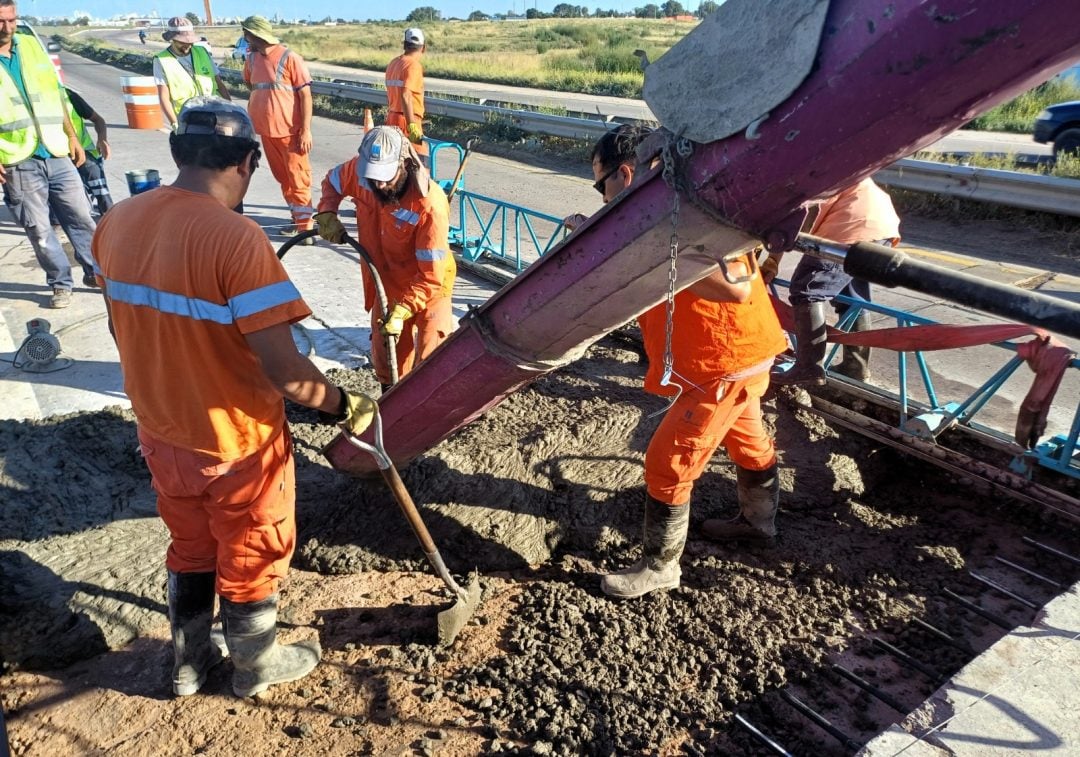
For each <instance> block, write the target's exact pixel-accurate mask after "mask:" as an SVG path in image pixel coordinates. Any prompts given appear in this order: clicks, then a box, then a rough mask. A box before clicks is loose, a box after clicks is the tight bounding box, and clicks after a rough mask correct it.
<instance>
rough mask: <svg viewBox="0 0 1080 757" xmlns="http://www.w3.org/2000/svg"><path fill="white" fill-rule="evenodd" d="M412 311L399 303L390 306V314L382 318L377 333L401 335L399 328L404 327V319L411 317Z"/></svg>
mask: <svg viewBox="0 0 1080 757" xmlns="http://www.w3.org/2000/svg"><path fill="white" fill-rule="evenodd" d="M412 316H413V314H412V311H411V310H409V309H408V308H407V307H405V306H404V305H401V304H397V305H394V306H393V307H392V308H390V314H389V315H388V316H386V317H384V318H383V320H382V328H380V329H379V333H381V334H382V335H383V336H401V330H402V329H403V328H405V321H407V320H409V319H410V318H412Z"/></svg>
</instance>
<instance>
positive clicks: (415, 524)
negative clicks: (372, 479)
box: [379, 464, 438, 559]
mask: <svg viewBox="0 0 1080 757" xmlns="http://www.w3.org/2000/svg"><path fill="white" fill-rule="evenodd" d="M379 472H380V473H382V477H383V480H384V481H386V485H387V486H389V487H390V491H391V493H392V494H393V495H394V499H396V500H397V503H398V505H399V506H400V507H401V512H402V513H404V514H405V519H406V520H407V521H409V525H410V526H412V530H413V533H415V534H416V538H417V540H419V542H420V546H421V547H422V548H423V550H424V552H425V553H426V554H427V555H428V557H429V559H430V556H431V553H436V554H437V553H438V550H437V549H436V548H435V542H434V541H432V539H431V534H430V533H428V530H427V526H425V525H424V521H423V520H422V519H421V518H420V512H419V511H418V510H417V509H416V503H415V502H413V499H412V497H411V496H409V491H408V489H406V488H405V482H404V481H402V480H401V474H399V473H398V470H397V468H395V467H394V465H393V464H391V465H390V467H388V468H381V469H380V470H379Z"/></svg>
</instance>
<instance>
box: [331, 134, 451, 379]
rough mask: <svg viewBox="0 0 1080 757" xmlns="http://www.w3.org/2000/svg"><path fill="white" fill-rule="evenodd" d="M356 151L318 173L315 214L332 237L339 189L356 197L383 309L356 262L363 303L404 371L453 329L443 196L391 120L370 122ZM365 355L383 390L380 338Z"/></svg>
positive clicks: (385, 375)
mask: <svg viewBox="0 0 1080 757" xmlns="http://www.w3.org/2000/svg"><path fill="white" fill-rule="evenodd" d="M359 152H360V154H359V155H358V156H357V157H355V158H352V159H351V160H349V161H346V162H345V163H342V164H340V165H338V166H335V167H334V168H332V169H330V172H329V173H327V174H326V178H324V179H323V182H322V196H321V199H320V200H319V212H318V213H316V214H315V222H316V224H318V229H319V235H320V236H321V237H322V238H323V239H325V240H327V241H329V242H334V243H336V244H340V243H342V242H344V241H345V227H344V226H343V225H342V223H341V220H340V219H339V218H338V215H337V210H338V208H339V207H340V205H341V201H342V199H344V198H345V197H350V198H352V200H353V201H354V202H355V203H356V227H357V233H358V237H357V238H358V241H359V242H360V244H361V245H362V246H363V247H364V248H365V249H366V250H367V252H368V254H369V255H370V256H371V258H372V261H373V262H374V264H375V269H376V271H377V272H378V274H379V277H380V278H381V279H382V283H383V287H384V288H385V290H386V297H387V307H386V312H385V313H383V311H382V305H381V303H379V302H378V301H377V298H376V296H375V285H374V282H373V280H372V278H371V275H370V274H369V273H368V271H367V269H366V268H364V269H363V276H364V303H365V305H364V306H365V308H366V309H367V310H369V311H371V331H372V334H374V333H375V332H376V331H378V332H379V333H380V334H382V335H383V336H384V337H390V338H392V339H396V340H397V348H396V351H395V354H396V357H397V365H398V371H399V374H400V375H401V376H404V375H405V374H406V373H408V372H409V371H410V370H412V368H413V367H414V366H415V365H416V363H418V362H419V361H421V360H423V359H424V358H425V357H427V356H428V355H430V354H431V352H432V351H433V350H434V349H435V348H436V347H438V346H439V345H440V344H442V343H443V341H445V340H446V338H447V337H448V336H449V335H450V332H452V331H453V330H454V316H453V312H452V311H451V301H450V296H451V293H452V292H453V290H454V278H455V277H456V275H457V264H456V263H455V262H454V256H453V255H452V254H451V252H450V242H449V232H450V209H449V204H448V203H447V200H446V195H445V194H444V193H443V191H442V188H441V187H440V186H439V185H438V183H436V182H435V181H433V180H432V179H431V177H430V176H429V175H428V172H427V169H426V168H424V167H423V165H421V163H420V157H419V156H418V155H417V153H416V150H415V149H414V148H413V146H412V144H411V143H410V142H409V141H408V140H407V139H406V138H405V135H404V134H402V133H401V131H400V130H398V129H397V128H395V127H393V126H385V125H384V126H376V127H375V128H374V129H372V130H371V131H369V132H368V133H367V134H365V135H364V139H363V141H362V142H361V143H360V151H359ZM371 357H372V362H373V363H374V364H375V373H376V375H377V376H378V379H379V383H381V384H382V385H383V389H384V390H385V389H387V388H389V386H390V384H391V383H392V382H391V377H390V369H389V361H388V360H387V353H386V345H385V344H384V343H383V340H381V339H378V338H373V339H372V340H371Z"/></svg>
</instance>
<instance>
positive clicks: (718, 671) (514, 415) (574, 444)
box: [0, 338, 1077, 755]
mask: <svg viewBox="0 0 1080 757" xmlns="http://www.w3.org/2000/svg"><path fill="white" fill-rule="evenodd" d="M640 360H641V358H640V355H639V353H638V352H637V351H636V350H635V349H634V348H633V344H632V342H629V341H626V340H624V339H619V338H608V339H605V340H603V341H602V342H600V343H599V344H598V345H596V346H595V347H594V348H593V349H592V350H590V352H589V354H588V355H587V356H586V358H584V359H582V360H580V361H579V362H577V363H575V364H574V365H572V366H570V367H569V368H567V369H564V370H562V371H560V372H558V373H555V374H552V375H550V376H548V377H546V378H544V379H542V380H540V381H538V382H536V383H535V384H534V385H533V386H532V387H530V388H528V389H526V390H524V391H522V392H519V393H518V394H516V395H514V396H513V397H511V398H509V399H508V400H507V401H506V402H504V403H503V404H502V405H500V406H499V407H498V408H496V409H495V410H493V411H491V412H490V413H489V414H488V415H487V416H485V417H484V418H483V419H481V420H480V421H478V422H477V423H475V424H473V425H472V426H470V427H468V428H466V429H464V430H463V431H462V432H460V433H458V434H457V435H455V436H454V437H452V438H451V439H449V440H448V441H446V442H444V443H443V444H442V445H440V446H439V447H438V448H436V449H435V450H433V451H432V452H431V453H430V454H428V455H426V456H424V457H423V458H421V459H420V460H418V461H416V462H415V463H414V464H413V465H411V466H410V467H409V468H408V469H407V470H405V471H403V476H404V479H405V482H406V485H407V487H408V488H409V490H410V491H411V493H412V495H413V497H414V499H415V500H416V501H417V502H418V503H420V504H421V506H422V509H423V515H424V518H425V520H426V521H427V524H428V526H429V528H430V529H431V531H432V534H433V536H434V538H435V540H436V543H437V544H438V545H439V547H440V551H441V553H442V554H443V556H444V557H445V559H446V561H447V563H448V564H449V566H450V568H451V570H452V571H454V572H455V573H457V574H458V575H463V574H465V573H468V572H470V571H472V570H474V569H475V570H477V571H479V573H480V574H481V578H480V580H481V582H482V586H483V595H484V600H483V603H482V604H481V606H480V608H479V610H478V612H477V615H476V616H475V617H474V618H473V619H472V621H471V622H470V624H469V625H468V626H467V627H466V628H465V629H464V631H463V632H462V634H461V636H460V637H459V639H458V641H457V642H456V643H455V644H454V646H453V647H451V648H449V649H443V648H439V647H437V646H436V645H435V617H434V616H435V613H436V612H437V611H438V610H440V609H443V608H444V607H446V602H447V600H446V594H445V592H443V591H442V589H441V587H440V584H439V581H438V579H437V578H436V577H435V576H434V575H433V574H432V573H431V571H430V569H428V568H427V567H426V566H425V564H424V561H423V558H422V555H421V553H420V552H419V550H418V548H417V546H416V544H415V542H414V539H413V536H412V534H411V532H410V531H409V529H408V528H407V526H406V525H405V523H404V521H403V519H402V518H401V515H400V513H399V512H398V511H397V508H396V506H395V504H394V501H393V500H392V498H391V497H390V496H389V495H388V493H387V491H386V490H385V487H384V486H383V485H382V484H381V481H379V480H353V479H347V478H344V477H342V476H341V475H340V474H337V473H335V472H334V471H332V470H330V469H329V468H328V467H327V465H326V464H325V462H324V461H323V460H322V458H321V456H320V455H319V449H320V448H321V447H322V445H323V444H325V442H326V441H327V440H328V439H329V434H330V433H332V432H331V431H330V430H328V429H327V428H325V427H322V426H318V425H316V424H314V423H313V422H312V421H314V418H313V416H312V415H311V413H310V412H309V411H306V410H303V409H301V408H290V416H291V420H292V423H293V431H294V434H295V436H296V440H297V445H296V448H297V459H298V475H297V478H298V493H299V503H298V521H299V523H300V538H299V547H298V550H297V554H296V559H295V562H294V569H293V571H291V573H290V576H289V579H288V581H287V584H286V586H285V588H284V590H283V593H282V607H283V610H282V613H281V617H280V624H281V627H282V629H283V630H282V633H281V637H282V639H283V640H284V641H288V640H290V639H295V638H303V637H309V636H316V635H317V636H318V638H319V639H320V641H321V643H322V646H323V650H324V655H323V662H322V664H321V665H320V666H319V667H318V668H317V669H316V671H315V672H314V673H313V674H311V675H310V676H308V677H307V678H305V679H303V680H301V681H298V682H296V683H292V684H283V685H280V686H276V687H273V688H271V689H270V691H268V692H267V693H266V694H264V695H261V696H260V697H258V698H252V699H246V700H239V699H237V698H235V697H233V696H232V694H231V691H230V688H229V674H230V665H229V664H228V663H226V664H224V665H222V666H220V667H219V668H218V669H216V670H215V671H214V672H213V674H212V675H211V677H210V678H209V680H208V682H207V684H206V685H205V686H204V689H203V691H202V692H200V693H199V694H198V695H196V696H192V697H187V698H185V699H174V698H172V697H171V693H170V688H169V683H168V681H169V670H170V666H171V646H170V641H169V634H168V624H167V621H166V618H165V614H164V613H165V589H164V569H163V566H162V556H163V553H164V548H165V545H166V540H167V537H166V534H165V532H164V529H163V527H162V526H161V524H160V522H159V521H158V520H157V519H156V518H155V517H154V509H153V498H152V495H151V494H150V488H149V481H148V477H147V474H146V471H145V468H144V467H143V466H142V463H141V461H140V459H139V457H138V455H137V453H136V451H135V427H134V423H133V418H132V416H131V414H130V413H129V412H127V411H120V410H108V411H103V412H99V413H83V414H76V415H68V416H59V417H54V418H50V419H48V420H46V421H40V422H23V423H15V422H5V423H3V424H0V460H2V466H3V468H2V477H0V484H2V485H3V487H4V492H5V507H4V508H3V511H2V512H0V529H2V530H0V539H2V540H0V578H2V579H3V586H4V587H5V603H4V605H3V607H2V609H0V649H2V653H3V659H4V665H5V672H4V674H3V676H2V683H3V686H2V695H0V696H2V704H3V708H4V711H5V712H6V713H7V718H8V723H7V725H8V732H9V737H10V740H11V747H12V752H13V754H15V755H55V754H91V753H109V754H117V755H127V754H191V753H194V754H208V755H233V754H270V753H275V754H303V755H307V754H311V755H316V754H318V755H321V754H436V753H437V754H446V755H457V754H479V753H494V752H510V753H528V754H577V753H590V754H627V753H657V754H668V753H677V752H678V753H695V754H705V753H730V754H739V753H755V752H756V751H759V750H760V749H761V747H760V746H758V745H757V743H756V742H754V741H753V740H752V739H751V738H750V737H749V735H748V734H747V733H746V731H744V730H742V729H741V728H739V727H737V726H736V725H735V724H734V722H733V719H732V715H733V714H734V713H736V712H739V713H740V714H741V715H742V716H743V717H745V718H746V719H748V720H749V721H751V722H753V723H755V725H757V726H758V727H760V728H762V729H763V730H765V731H766V732H768V733H769V734H770V735H771V736H772V737H773V738H775V739H777V740H779V741H780V743H782V744H784V745H785V746H786V747H787V748H788V749H789V750H791V751H792V752H793V753H797V754H831V753H844V752H845V751H846V750H845V749H844V748H842V747H841V746H840V744H839V743H838V742H837V741H835V740H832V739H830V738H829V737H828V736H826V735H824V734H823V733H822V732H820V731H818V730H817V729H816V728H815V727H813V726H809V725H808V724H807V721H805V720H803V719H802V718H801V716H799V715H798V714H796V713H795V711H794V710H792V709H791V708H790V706H789V705H788V704H786V703H785V702H784V701H783V700H782V699H781V698H780V697H781V694H780V693H779V691H780V689H781V688H783V689H784V690H785V691H787V692H789V693H794V694H795V695H796V696H797V697H798V698H799V699H801V700H803V701H806V702H808V703H813V706H814V707H815V708H816V709H817V710H819V711H820V712H822V713H824V714H826V715H827V716H828V717H829V718H830V719H831V720H832V721H833V722H834V723H840V724H842V727H843V728H845V729H847V731H848V735H849V736H850V737H852V738H853V739H854V740H855V741H857V742H861V741H864V740H866V739H868V738H870V737H871V736H872V735H874V734H875V733H876V732H878V731H880V730H881V729H882V728H884V727H886V726H887V725H888V724H889V723H891V722H895V721H897V720H899V719H900V717H901V716H900V715H899V714H898V713H895V712H893V711H892V710H889V709H888V708H886V707H885V706H884V705H881V704H880V703H877V702H876V700H873V699H871V698H870V697H869V695H867V694H865V693H862V692H860V691H859V690H858V689H853V688H852V687H851V685H850V684H847V683H844V682H843V681H841V680H840V679H837V678H835V677H834V676H833V675H832V674H831V673H829V666H830V665H832V664H835V663H838V662H842V663H844V664H845V665H847V666H848V668H849V669H851V670H853V671H855V672H856V673H858V674H859V675H861V676H863V677H864V678H868V679H871V680H873V681H874V683H875V684H876V685H879V686H881V687H882V688H883V689H885V690H887V691H889V692H890V693H891V695H892V696H893V697H894V698H896V699H899V700H900V701H901V702H902V703H903V706H904V707H905V708H908V709H913V708H914V707H915V706H916V705H917V704H918V703H919V702H920V701H921V700H922V699H923V698H925V697H926V696H927V695H928V694H929V693H930V692H931V691H932V690H933V689H934V688H935V685H936V681H933V680H930V679H928V678H926V677H925V676H921V675H920V674H913V673H912V672H911V671H909V670H907V669H906V668H903V667H900V666H899V665H898V664H897V662H896V661H895V659H894V658H892V657H890V656H889V655H888V654H886V653H883V652H882V651H881V649H880V648H879V647H875V646H873V643H872V640H871V637H873V636H879V637H881V638H882V639H885V640H887V641H889V642H891V643H894V644H896V645H898V646H903V647H905V648H906V649H908V651H910V652H911V653H912V654H915V655H917V656H918V657H920V658H921V659H922V660H924V661H925V662H926V664H928V665H930V666H932V667H933V668H935V670H936V671H937V672H938V673H940V674H941V675H945V674H948V673H950V672H952V671H954V670H956V669H958V668H959V667H960V666H961V665H962V664H964V662H966V660H967V659H969V658H970V657H971V654H972V652H973V651H977V650H978V649H981V648H983V647H985V646H986V645H987V644H989V643H990V642H992V641H993V640H994V639H995V638H997V637H998V635H1000V634H1001V633H1002V631H1001V630H1000V629H997V628H996V627H995V626H992V625H991V624H990V623H989V622H988V621H985V620H983V619H982V618H980V617H978V616H973V615H967V614H966V613H965V612H962V611H961V610H960V609H959V608H958V607H957V606H956V605H953V604H950V603H948V601H947V600H946V599H944V598H943V597H942V588H943V587H946V586H948V587H952V588H954V589H955V590H956V591H957V592H959V593H961V594H963V595H965V596H969V597H972V598H979V600H978V601H981V602H983V604H987V603H988V602H989V604H988V606H995V605H994V604H993V602H994V601H993V600H990V599H988V598H987V597H986V596H984V595H983V594H982V592H981V591H980V587H979V586H978V585H977V584H974V583H973V581H972V580H971V579H970V578H969V577H968V576H967V570H969V569H970V568H972V567H982V566H986V565H987V564H989V563H991V562H992V557H993V556H995V555H1002V556H1009V557H1012V558H1013V559H1015V560H1016V561H1017V562H1022V563H1026V564H1029V565H1033V566H1036V567H1038V569H1039V570H1041V571H1044V572H1046V573H1048V574H1050V575H1053V576H1055V577H1056V578H1057V579H1058V580H1063V581H1065V580H1072V579H1073V578H1074V576H1070V575H1068V573H1067V570H1066V569H1065V568H1063V567H1062V566H1060V565H1055V564H1042V563H1040V562H1039V561H1040V560H1043V559H1044V558H1041V557H1040V556H1039V555H1037V554H1033V553H1032V550H1031V548H1030V547H1028V546H1026V545H1024V544H1022V543H1021V542H1020V540H1019V535H1020V534H1021V533H1028V534H1032V535H1034V536H1036V537H1038V538H1040V539H1042V540H1045V541H1047V542H1049V543H1052V544H1055V545H1057V546H1059V547H1062V548H1065V549H1072V551H1073V552H1076V551H1077V549H1076V544H1070V543H1069V542H1068V540H1067V539H1063V538H1062V537H1061V536H1060V534H1055V533H1054V532H1053V528H1052V524H1043V523H1041V522H1040V521H1038V520H1037V519H1035V518H1033V517H1032V516H1030V515H1029V514H1026V513H1022V512H1019V511H1016V510H1014V509H1012V508H1011V507H1008V506H1006V503H1000V502H988V501H979V500H977V499H975V495H972V494H970V493H967V492H965V490H963V489H961V488H958V487H957V486H956V484H955V482H952V481H950V480H949V479H948V478H947V477H945V476H944V475H942V474H939V473H938V472H936V471H934V470H930V469H927V468H925V467H921V466H917V465H915V464H913V463H911V462H910V461H908V460H907V459H905V458H903V457H900V456H899V455H898V454H896V453H894V452H892V451H891V450H888V449H878V448H875V447H873V446H872V445H870V444H869V443H868V442H866V441H865V440H863V439H862V438H860V437H858V436H854V435H851V434H846V433H840V432H838V431H836V430H834V429H832V428H830V427H829V426H828V425H826V424H825V423H824V422H823V421H821V420H820V419H819V418H818V417H817V416H816V415H814V414H812V413H810V412H808V411H807V410H806V409H805V407H803V405H802V404H801V403H800V402H799V401H797V400H798V399H799V398H798V397H796V396H794V395H793V396H788V395H781V396H778V397H774V398H772V399H770V401H769V402H768V403H767V408H766V411H767V415H766V417H767V422H768V423H769V425H770V426H771V427H772V428H773V429H774V430H775V433H776V437H777V443H778V446H779V447H780V448H781V449H782V450H784V461H783V466H782V482H783V493H782V507H783V509H782V512H781V515H780V527H781V529H782V532H781V539H780V541H779V542H778V543H777V544H776V545H775V546H773V547H771V548H757V549H749V548H745V547H743V548H740V547H722V546H717V545H713V544H711V543H709V542H706V541H703V540H701V539H700V538H698V537H697V536H696V528H694V529H692V532H691V537H690V541H689V543H688V545H687V552H686V555H685V556H684V558H683V571H684V572H683V584H682V587H681V588H679V589H677V590H675V591H672V592H668V593H664V594H660V595H657V596H648V597H645V598H643V599H641V600H638V601H630V602H621V603H620V602H615V601H612V600H609V599H607V598H606V597H604V596H603V595H602V594H601V593H600V592H599V587H598V583H599V574H601V573H603V572H605V571H607V570H610V569H613V568H618V567H621V566H623V565H625V564H627V563H628V562H630V561H632V560H633V559H635V557H636V544H637V541H638V536H639V534H638V532H639V529H640V518H641V504H642V500H643V497H644V489H643V486H642V482H641V465H642V456H643V452H644V447H645V444H646V442H647V440H648V438H649V435H650V434H651V432H652V430H653V428H654V426H655V424H656V422H657V421H658V418H656V417H650V414H651V413H653V412H654V411H656V410H659V409H661V408H662V403H661V401H660V400H658V399H656V398H650V397H648V396H646V395H644V394H642V393H641V390H640V378H639V377H640V375H641V373H642V370H643V366H642V365H641V362H640ZM335 379H336V380H339V381H343V382H350V383H352V384H353V385H355V386H358V387H362V388H367V389H369V390H371V389H373V388H374V386H373V379H372V378H371V375H370V374H369V373H366V372H356V373H351V374H347V373H341V374H339V375H337V376H335ZM102 472H106V473H107V475H104V476H103V475H101V474H102ZM693 508H694V509H693V513H692V514H693V523H694V525H695V526H696V525H697V524H699V523H700V521H701V520H702V519H704V518H708V517H723V516H726V515H730V514H731V513H733V512H734V508H735V492H734V477H733V471H732V468H731V465H730V463H729V462H727V461H726V459H725V458H724V457H723V456H722V455H718V456H717V457H716V458H715V459H714V461H713V462H712V464H711V465H710V467H709V469H708V470H707V472H706V474H705V475H704V476H703V478H702V480H701V481H700V484H699V486H698V487H697V488H696V490H695V494H694V500H693ZM1012 580H1013V583H1014V584H1015V583H1016V582H1017V581H1018V580H1019V579H1016V578H1015V577H1013V579H1012ZM1019 585H1020V586H1022V587H1023V588H1022V589H1018V591H1022V592H1026V593H1027V594H1028V595H1029V596H1032V597H1036V598H1038V599H1039V600H1040V601H1045V600H1047V599H1049V598H1050V593H1049V592H1048V591H1047V590H1045V589H1044V588H1043V587H1042V586H1040V585H1038V584H1028V583H1026V582H1024V581H1022V580H1019ZM996 607H997V610H996V611H998V612H1001V613H1002V614H1003V615H1005V616H1006V617H1007V618H1009V619H1010V620H1011V622H1013V623H1022V622H1027V620H1030V612H1029V611H1027V610H1026V609H1025V608H1023V607H1021V606H1020V605H1013V604H1008V603H1005V604H1002V603H1000V602H998V605H997V606H996ZM913 618H922V619H925V620H926V621H927V622H930V623H933V624H934V625H935V626H937V627H939V628H946V629H948V630H949V632H950V633H952V634H954V635H956V637H957V638H958V639H960V640H961V642H960V643H961V645H963V646H965V647H970V651H960V650H958V649H955V648H954V647H952V646H949V645H947V644H943V643H941V642H940V641H939V640H937V639H935V638H934V637H932V636H929V635H928V634H927V633H926V632H924V631H922V630H921V629H918V628H915V627H914V626H913V625H912V619H913Z"/></svg>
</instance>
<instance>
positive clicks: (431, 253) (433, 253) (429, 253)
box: [416, 249, 450, 263]
mask: <svg viewBox="0 0 1080 757" xmlns="http://www.w3.org/2000/svg"><path fill="white" fill-rule="evenodd" d="M448 257H450V253H449V252H448V251H446V250H438V249H431V250H417V251H416V259H417V260H423V261H427V262H429V263H434V262H435V261H436V260H446V259H447V258H448Z"/></svg>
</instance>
